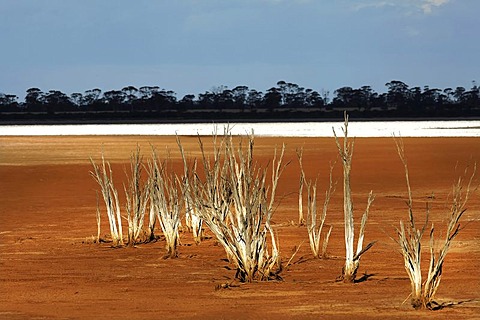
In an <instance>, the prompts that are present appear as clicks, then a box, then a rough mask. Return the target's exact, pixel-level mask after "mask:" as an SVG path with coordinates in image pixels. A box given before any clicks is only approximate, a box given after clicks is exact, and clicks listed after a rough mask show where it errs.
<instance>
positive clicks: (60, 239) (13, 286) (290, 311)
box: [0, 136, 480, 319]
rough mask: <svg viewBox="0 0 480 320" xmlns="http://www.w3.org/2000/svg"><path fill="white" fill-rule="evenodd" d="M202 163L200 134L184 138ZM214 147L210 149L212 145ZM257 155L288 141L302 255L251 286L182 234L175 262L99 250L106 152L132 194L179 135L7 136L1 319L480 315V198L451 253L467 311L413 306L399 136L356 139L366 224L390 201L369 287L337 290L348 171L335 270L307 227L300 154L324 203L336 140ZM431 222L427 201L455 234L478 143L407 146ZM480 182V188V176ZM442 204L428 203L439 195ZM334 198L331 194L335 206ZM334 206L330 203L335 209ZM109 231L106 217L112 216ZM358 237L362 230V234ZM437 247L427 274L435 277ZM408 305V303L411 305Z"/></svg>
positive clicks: (452, 282) (259, 144) (1, 180)
mask: <svg viewBox="0 0 480 320" xmlns="http://www.w3.org/2000/svg"><path fill="white" fill-rule="evenodd" d="M182 141H183V144H184V147H185V148H186V149H187V152H188V153H189V155H191V156H196V155H198V146H197V142H196V138H193V137H183V138H182ZM205 141H208V138H206V140H205ZM255 142H256V144H255V148H256V157H257V159H258V160H260V161H263V160H266V159H268V158H269V157H271V155H272V154H273V148H274V146H275V145H281V144H282V143H286V145H287V153H286V156H285V160H286V161H291V163H290V165H289V166H288V167H287V169H286V170H285V172H284V174H283V176H282V177H281V180H280V185H279V190H278V195H279V196H278V199H279V200H281V201H280V205H279V207H278V209H277V211H276V212H275V214H274V223H275V225H274V228H275V230H276V231H277V233H278V237H279V242H280V250H281V253H282V256H283V259H284V260H285V261H286V260H288V259H289V258H290V256H291V254H292V252H293V250H294V248H295V247H296V246H298V245H300V244H301V248H300V250H299V252H298V253H297V255H296V256H295V258H294V259H293V262H294V263H293V264H292V265H291V266H290V267H289V269H288V270H286V271H284V272H283V273H282V274H281V275H282V277H283V280H284V281H282V282H277V281H272V282H263V283H249V284H239V283H236V282H235V285H238V287H237V286H235V287H232V288H228V289H220V290H215V288H216V286H218V285H221V284H225V283H230V282H232V281H234V275H235V271H234V270H229V269H228V267H229V266H228V263H227V262H225V261H224V260H223V259H224V258H225V253H224V250H223V248H222V247H221V246H219V245H217V244H216V241H215V240H214V239H213V238H210V239H207V240H205V241H204V242H203V243H201V244H200V245H198V246H197V245H195V244H194V242H193V239H192V236H191V234H189V233H182V234H181V241H182V245H181V246H180V247H179V258H178V259H173V260H164V259H162V256H163V253H164V243H163V242H162V241H160V242H156V243H150V244H143V245H138V246H137V247H135V248H120V249H113V248H111V247H110V246H109V244H105V243H103V244H92V243H91V236H92V235H94V234H96V220H95V205H96V199H95V190H97V186H96V184H95V182H94V181H93V179H92V178H91V177H90V176H89V171H90V170H91V165H90V164H89V157H90V156H92V157H94V158H96V159H98V158H99V155H100V152H101V150H102V149H103V150H104V151H105V157H106V159H107V160H110V161H111V162H113V163H115V165H114V172H115V178H116V183H117V185H118V187H119V189H121V188H122V187H121V183H122V182H123V180H124V172H123V167H124V166H125V165H126V164H127V162H128V159H129V156H130V152H131V151H133V150H134V149H135V147H136V144H137V143H139V144H140V146H141V148H142V150H143V152H144V153H145V154H146V155H148V154H149V150H150V146H149V144H150V143H152V144H153V145H155V146H156V147H157V149H158V150H159V152H160V154H162V152H163V150H164V148H165V146H168V148H169V149H170V150H171V152H172V154H171V155H172V157H173V158H174V159H178V156H179V155H178V151H177V146H176V142H175V137H143V136H142V137H136V136H129V137H0V319H25V318H26V319H30V318H36V319H43V318H48V319H94V318H96V319H100V318H106V319H165V318H176V319H178V318H197V319H222V318H225V319H291V318H298V319H309V318H310V319H318V318H333V319H344V318H347V317H352V316H353V317H355V318H381V319H385V318H390V319H391V318H397V319H414V318H415V319H416V318H428V319H442V318H443V319H474V318H477V319H480V277H479V275H478V270H480V231H479V230H480V194H479V192H478V191H477V192H476V193H475V194H474V195H473V196H472V197H471V199H470V201H469V204H468V210H467V212H466V213H465V215H464V217H463V218H462V222H463V225H464V229H463V230H462V231H461V232H460V234H459V236H458V237H457V238H456V239H455V240H454V242H453V244H452V247H451V249H450V251H449V253H448V255H447V258H446V261H445V264H444V272H443V277H442V280H441V284H440V288H439V290H438V292H437V295H436V297H437V299H438V301H440V302H448V301H452V302H461V304H459V305H456V306H454V307H451V308H445V309H442V310H439V311H417V310H413V309H412V308H411V306H410V304H409V300H408V299H407V298H408V295H409V293H410V283H409V280H408V277H407V274H406V272H405V270H404V267H403V258H402V257H401V255H400V253H399V248H398V246H397V244H396V243H395V242H394V241H393V240H392V239H391V237H395V227H396V226H398V224H399V220H400V219H403V220H406V219H407V210H406V204H405V197H406V186H405V178H404V171H403V167H402V164H401V162H400V160H399V158H398V156H397V154H396V151H395V146H394V142H393V140H392V139H389V138H385V139H383V138H382V139H356V142H355V151H354V156H353V169H352V191H353V196H354V202H355V208H356V222H357V223H358V222H359V220H360V217H361V214H362V212H363V209H364V207H365V204H366V199H367V194H368V192H369V191H370V190H373V191H374V193H375V195H376V199H375V202H374V204H373V206H372V208H371V212H370V219H369V221H368V224H367V230H366V240H365V241H366V242H367V243H368V242H370V241H373V240H377V241H378V242H377V243H376V244H375V245H374V247H373V248H372V249H371V250H370V251H368V252H367V253H366V254H365V255H364V256H363V257H362V261H361V264H360V269H359V273H361V274H363V273H367V274H369V275H371V276H370V277H369V278H368V280H367V281H364V282H362V283H356V284H344V283H339V282H335V279H336V277H337V276H338V275H339V274H340V273H341V268H342V266H343V263H344V260H343V258H342V257H343V256H344V250H345V249H344V244H343V211H342V204H343V201H342V191H341V189H342V187H341V183H342V175H341V167H340V163H337V165H336V169H335V179H336V180H338V181H339V182H338V183H339V184H338V187H337V191H336V193H335V195H334V197H333V199H332V202H331V206H330V210H329V212H328V214H327V224H329V225H330V224H332V225H333V226H334V228H333V232H332V236H331V240H330V244H329V247H328V253H329V255H330V256H331V258H330V259H328V260H314V259H312V254H311V252H310V248H309V245H308V236H307V232H306V228H305V227H299V226H296V225H293V224H292V223H291V222H292V221H295V222H296V221H297V219H298V207H297V201H298V198H297V192H298V179H299V167H298V162H297V159H296V155H295V149H296V148H298V147H302V146H303V147H304V150H305V151H304V166H305V170H306V172H307V176H308V178H313V179H314V178H316V177H317V176H318V179H319V180H318V181H319V194H320V195H323V191H322V190H325V187H326V184H327V180H328V168H329V162H330V161H334V160H335V159H336V157H337V155H336V146H335V143H334V140H333V138H330V139H325V138H308V139H304V138H302V139H300V138H256V139H255ZM404 142H405V149H406V155H407V158H408V161H409V169H410V177H411V185H412V188H413V193H414V200H415V201H416V202H415V203H416V209H417V211H416V212H417V217H418V219H419V220H420V221H421V220H422V219H423V218H424V212H425V211H424V209H425V202H426V201H427V200H428V201H429V202H430V203H431V206H432V212H431V219H432V221H433V222H434V223H435V227H436V234H437V236H438V237H439V238H443V236H444V232H445V231H444V230H445V219H444V218H445V214H446V213H447V212H448V194H449V192H450V191H451V186H452V184H453V182H454V181H455V179H456V177H458V176H459V175H461V174H462V173H463V170H464V168H465V167H466V166H467V165H468V164H472V163H473V162H475V161H476V162H477V163H480V147H479V143H480V140H479V139H478V138H433V139H432V138H415V139H404ZM476 181H477V185H478V179H477V180H476ZM432 193H433V195H434V198H433V199H428V198H429V197H430V196H431V195H432ZM321 198H322V197H321ZM321 201H323V198H322V199H321ZM103 221H104V222H106V218H105V217H103ZM102 228H103V229H102V233H103V234H107V233H108V226H107V225H106V224H103V225H102ZM357 230H358V225H357ZM428 256H429V255H428V251H427V249H426V247H425V253H424V255H423V257H424V259H425V262H423V269H424V270H426V268H427V267H428V264H427V263H428V261H427V258H428ZM406 299H407V301H406V302H405V303H403V302H404V300H406Z"/></svg>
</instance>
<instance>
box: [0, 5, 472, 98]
mask: <svg viewBox="0 0 480 320" xmlns="http://www.w3.org/2000/svg"><path fill="white" fill-rule="evenodd" d="M479 16H480V1H478V0H158V1H156V0H136V1H131V0H44V1H40V0H0V35H1V38H2V40H1V41H2V46H1V50H0V92H3V93H12V94H17V95H18V96H19V97H20V99H23V97H24V93H25V90H26V89H28V88H31V87H38V88H40V89H41V90H43V91H48V90H51V89H55V90H60V91H62V92H65V93H67V94H71V93H72V92H84V91H86V90H88V89H92V88H100V89H102V90H103V91H107V90H112V89H121V88H123V87H124V86H127V85H133V86H136V87H141V86H145V85H152V86H153V85H157V86H159V87H161V88H165V89H169V90H173V91H175V92H176V93H177V97H179V98H181V97H182V96H183V95H184V94H187V93H193V94H198V93H203V92H205V91H207V90H211V89H212V88H213V87H216V86H220V85H225V86H227V87H229V88H233V87H235V86H237V85H246V86H248V87H250V88H254V89H257V90H260V91H265V90H267V89H268V88H270V87H272V86H275V85H276V83H277V81H279V80H284V81H287V82H293V83H296V84H299V85H300V86H302V87H305V88H312V89H314V90H317V91H321V90H329V91H330V92H331V95H332V94H333V91H334V90H335V89H338V88H340V87H343V86H351V87H355V88H356V87H360V86H363V85H371V86H372V87H373V89H374V90H376V91H378V92H384V91H385V90H386V88H385V86H384V85H385V83H386V82H389V81H391V80H401V81H404V82H405V83H407V84H408V85H410V86H411V87H413V86H424V85H430V86H431V87H437V88H441V89H443V88H447V87H455V86H465V87H467V88H470V87H471V85H472V80H477V81H480V63H479V58H480V41H479V40H478V39H479V38H480V37H479V35H478V33H479V32H478V30H480V19H479V18H478V17H479Z"/></svg>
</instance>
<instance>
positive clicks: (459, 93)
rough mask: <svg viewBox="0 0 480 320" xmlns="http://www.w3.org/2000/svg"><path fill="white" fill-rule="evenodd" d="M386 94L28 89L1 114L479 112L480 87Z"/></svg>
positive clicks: (394, 84) (291, 89) (294, 88)
mask: <svg viewBox="0 0 480 320" xmlns="http://www.w3.org/2000/svg"><path fill="white" fill-rule="evenodd" d="M385 86H386V88H387V90H386V92H383V93H378V92H375V91H374V90H373V89H372V88H371V87H370V86H362V87H360V88H352V87H342V88H339V89H337V90H335V91H334V92H333V97H330V92H328V91H324V90H322V91H321V92H320V93H319V92H318V91H315V90H313V89H309V88H307V89H306V88H304V87H301V86H299V85H298V84H295V83H288V82H285V81H278V82H277V84H276V86H274V87H272V88H270V89H268V90H266V91H265V92H261V91H257V90H255V89H251V88H249V87H247V86H236V87H235V88H233V89H229V88H228V87H226V86H219V87H214V88H212V89H211V90H210V91H206V92H204V93H200V94H198V95H194V94H187V95H185V96H183V97H182V98H181V99H178V98H177V96H176V93H175V92H174V91H171V90H166V89H161V88H160V87H158V86H143V87H140V88H136V87H134V86H126V87H124V88H122V89H120V90H110V91H105V92H102V90H100V89H98V88H95V89H91V90H87V91H85V92H84V93H72V94H70V95H67V94H65V93H63V92H61V91H58V90H50V91H48V92H43V91H42V90H40V89H39V88H30V89H28V90H27V91H26V95H25V99H24V101H19V99H18V97H17V96H16V95H12V94H4V93H0V115H1V118H2V119H4V120H12V119H13V120H14V119H29V118H33V119H55V118H58V119H75V118H79V119H80V118H81V119H96V118H111V119H116V118H118V119H123V120H126V121H128V119H133V120H134V119H146V120H148V119H151V120H155V119H202V118H204V119H210V118H212V119H215V118H225V119H244V118H245V119H255V118H261V117H265V118H273V119H281V118H287V119H291V118H292V117H293V118H295V117H297V118H303V117H307V118H309V119H312V118H322V117H329V116H336V115H338V114H341V113H342V112H343V110H348V111H349V112H350V114H353V115H357V114H358V115H359V116H364V117H368V118H371V117H407V118H409V117H448V116H457V117H470V116H479V115H480V87H479V86H478V85H477V84H476V82H475V81H474V82H473V83H472V87H471V88H470V89H466V88H464V87H456V88H445V89H438V88H430V87H429V86H424V87H423V88H421V87H409V86H408V85H407V84H406V83H404V82H402V81H398V80H393V81H390V82H388V83H386V84H385Z"/></svg>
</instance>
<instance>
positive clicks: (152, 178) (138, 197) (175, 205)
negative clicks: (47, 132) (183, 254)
mask: <svg viewBox="0 0 480 320" xmlns="http://www.w3.org/2000/svg"><path fill="white" fill-rule="evenodd" d="M90 161H91V163H92V166H93V171H91V172H90V173H91V176H92V177H93V178H94V179H95V181H96V182H97V183H98V184H99V186H100V189H101V192H102V196H103V200H104V203H105V209H106V213H107V217H108V222H109V225H110V236H111V239H112V242H113V245H114V246H123V245H130V246H133V245H135V244H138V243H141V242H147V241H152V240H154V239H155V238H156V237H155V235H154V228H155V224H156V222H157V221H158V222H159V224H160V226H161V229H162V232H163V235H164V237H165V240H166V242H167V257H175V256H176V255H177V249H176V248H177V244H178V226H179V223H180V211H181V208H182V206H181V199H182V192H181V191H180V188H179V183H178V178H177V177H176V176H175V175H172V176H170V175H168V174H167V170H165V168H164V167H165V166H166V165H165V163H160V162H159V160H158V158H157V155H156V152H155V150H154V149H153V147H152V160H151V161H149V162H148V172H147V173H148V177H147V178H146V179H145V178H144V177H142V172H143V168H144V167H145V164H144V161H143V157H142V156H141V155H140V148H139V147H137V149H136V151H135V152H134V153H133V154H132V156H131V158H130V172H125V173H126V176H127V184H126V185H124V191H125V199H126V203H125V211H126V216H125V215H122V214H121V211H122V210H121V206H120V200H119V196H118V191H117V188H116V187H115V185H114V183H113V173H112V169H111V165H110V163H109V162H108V161H105V158H104V155H103V152H102V157H101V162H100V164H97V163H96V162H95V161H94V160H93V159H90ZM147 212H148V226H145V218H146V216H147ZM122 219H123V220H126V221H127V227H128V233H127V241H126V242H125V241H124V235H123V231H122V230H123V227H122ZM100 228H101V213H100V205H99V203H98V201H97V242H100V241H101V239H100V233H101V230H100Z"/></svg>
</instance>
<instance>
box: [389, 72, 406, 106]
mask: <svg viewBox="0 0 480 320" xmlns="http://www.w3.org/2000/svg"><path fill="white" fill-rule="evenodd" d="M385 86H386V87H387V88H388V92H387V101H386V102H387V106H388V107H389V108H393V109H395V110H399V111H401V110H403V109H405V107H407V102H408V100H409V92H408V85H407V84H405V83H403V82H402V81H398V80H393V81H390V82H387V83H386V84H385Z"/></svg>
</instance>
